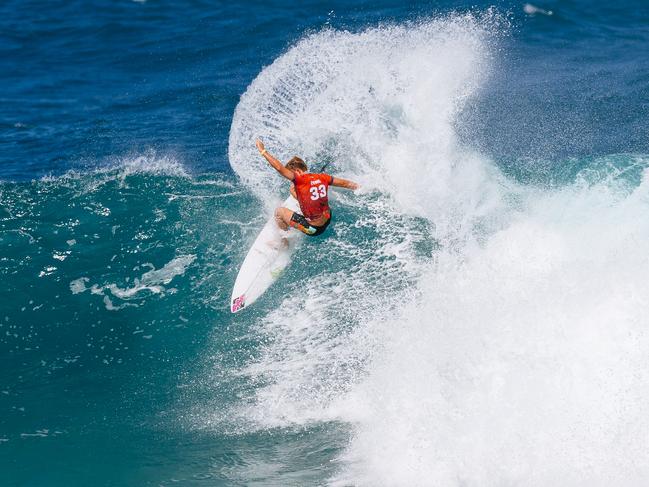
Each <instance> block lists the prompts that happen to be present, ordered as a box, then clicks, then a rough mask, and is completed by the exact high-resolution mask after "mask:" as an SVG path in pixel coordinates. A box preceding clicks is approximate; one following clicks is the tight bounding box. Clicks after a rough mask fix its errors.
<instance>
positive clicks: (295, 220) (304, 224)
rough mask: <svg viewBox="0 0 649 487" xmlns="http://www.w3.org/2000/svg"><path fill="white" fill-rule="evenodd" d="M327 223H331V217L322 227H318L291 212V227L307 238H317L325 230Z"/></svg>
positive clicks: (302, 216)
mask: <svg viewBox="0 0 649 487" xmlns="http://www.w3.org/2000/svg"><path fill="white" fill-rule="evenodd" d="M329 223H331V216H330V217H329V220H327V221H326V223H325V224H324V225H322V226H319V227H316V226H315V225H311V224H310V223H309V221H308V220H307V219H306V218H304V215H300V214H299V213H298V212H297V211H295V212H293V216H292V217H291V226H292V227H293V228H296V229H298V230H299V231H300V232H302V233H304V234H306V235H308V236H309V237H317V236H318V235H320V234H321V233H322V232H324V231H325V230H326V229H327V227H328V226H329Z"/></svg>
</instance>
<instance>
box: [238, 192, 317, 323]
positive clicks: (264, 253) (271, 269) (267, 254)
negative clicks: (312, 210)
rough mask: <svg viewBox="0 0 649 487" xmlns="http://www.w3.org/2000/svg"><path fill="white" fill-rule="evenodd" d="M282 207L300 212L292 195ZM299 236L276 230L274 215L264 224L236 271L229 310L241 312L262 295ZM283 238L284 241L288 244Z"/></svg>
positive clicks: (283, 264)
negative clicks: (237, 271) (237, 272)
mask: <svg viewBox="0 0 649 487" xmlns="http://www.w3.org/2000/svg"><path fill="white" fill-rule="evenodd" d="M282 206H284V207H285V208H288V209H290V210H293V211H299V210H300V207H299V205H298V202H297V200H296V199H295V198H293V196H289V197H288V198H287V199H286V201H284V204H283V205H282ZM303 236H304V234H303V233H302V232H299V231H297V230H289V231H288V232H284V231H282V230H280V229H279V227H278V226H277V223H276V222H275V217H274V216H272V217H271V218H270V219H269V220H268V222H266V225H264V228H263V229H262V230H261V233H260V234H259V236H258V237H257V239H256V240H255V243H253V244H252V247H251V248H250V250H249V251H248V255H246V258H245V260H244V261H243V264H242V265H241V269H239V274H238V275H237V280H236V281H235V283H234V288H233V289H232V298H231V299H230V311H232V312H233V313H236V312H237V311H241V310H242V309H243V308H244V307H246V306H250V305H251V304H252V303H254V302H255V301H256V300H257V298H259V296H261V295H262V294H264V292H265V291H266V289H268V288H269V287H270V285H271V284H273V283H274V282H275V281H276V280H277V279H278V278H279V276H280V275H281V274H282V272H283V271H284V269H285V268H286V266H287V265H288V264H289V263H290V261H291V254H292V253H293V250H294V249H295V246H296V244H297V242H298V241H299V240H300V239H301V238H302V237H303ZM284 238H286V239H287V240H288V245H286V241H285V240H283V239H284Z"/></svg>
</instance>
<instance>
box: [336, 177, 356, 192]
mask: <svg viewBox="0 0 649 487" xmlns="http://www.w3.org/2000/svg"><path fill="white" fill-rule="evenodd" d="M331 185H332V186H338V187H339V188H347V189H358V184H356V183H355V182H354V181H350V180H349V179H343V178H333V179H332V180H331Z"/></svg>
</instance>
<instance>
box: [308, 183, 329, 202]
mask: <svg viewBox="0 0 649 487" xmlns="http://www.w3.org/2000/svg"><path fill="white" fill-rule="evenodd" d="M309 191H311V199H312V200H314V201H315V200H319V199H320V198H325V197H326V196H327V187H326V186H325V185H324V184H321V185H320V186H314V187H313V188H309Z"/></svg>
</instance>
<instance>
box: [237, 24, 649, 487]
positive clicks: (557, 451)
mask: <svg viewBox="0 0 649 487" xmlns="http://www.w3.org/2000/svg"><path fill="white" fill-rule="evenodd" d="M497 30H498V20H497V19H495V20H494V18H493V17H491V16H490V15H485V16H482V17H475V16H471V15H468V16H450V17H447V18H442V19H438V20H430V21H422V22H420V23H412V24H406V25H395V26H385V27H381V28H376V29H369V30H366V31H363V32H359V33H350V32H339V31H332V30H325V31H323V32H320V33H317V34H313V35H311V36H308V37H307V38H305V39H303V40H302V41H300V42H299V43H297V45H295V46H294V47H293V48H291V49H289V50H288V51H287V52H286V53H285V54H283V55H282V56H281V57H280V58H278V59H277V60H276V61H275V62H274V63H273V64H272V65H270V66H268V67H267V68H265V69H264V71H263V72H262V73H261V74H260V75H259V77H258V78H257V79H256V80H255V81H254V82H253V83H252V84H251V86H250V87H249V89H248V91H247V92H246V94H245V95H244V96H243V97H242V99H241V102H240V104H239V106H238V107H237V110H236V114H235V117H234V121H233V125H232V130H231V133H230V160H231V163H232V166H233V167H234V169H235V170H236V171H237V172H238V174H239V175H240V176H241V177H242V178H243V179H244V180H245V181H246V183H247V184H248V185H249V187H250V189H251V190H252V191H253V192H255V194H257V196H259V197H260V199H261V200H262V201H264V202H265V203H266V204H268V205H269V206H271V205H272V204H273V203H274V202H275V201H276V198H277V195H278V194H279V193H280V188H281V184H282V182H281V181H279V178H278V181H276V185H275V186H271V187H270V194H269V193H268V191H269V189H268V186H267V184H266V183H267V181H268V178H267V175H266V174H264V173H263V172H261V171H262V170H264V171H265V169H262V166H263V160H261V159H260V158H258V157H255V153H254V152H255V148H254V145H253V144H252V141H254V137H255V136H262V137H264V138H265V140H266V141H267V142H268V144H267V145H268V146H269V147H271V148H272V149H273V150H274V151H277V152H279V153H280V155H281V156H282V157H287V156H290V155H293V154H302V155H304V156H306V158H307V161H308V160H317V159H318V157H321V155H322V154H329V155H331V156H332V157H333V158H334V163H335V168H336V170H337V171H338V172H340V173H342V174H344V173H348V174H349V175H350V176H354V177H356V178H358V179H360V180H361V182H362V183H363V186H364V188H365V195H364V196H363V195H361V197H360V202H359V203H357V201H358V200H355V199H352V198H347V197H345V196H344V195H340V196H338V199H337V201H336V202H335V204H337V205H339V206H343V207H345V208H347V209H349V211H350V212H352V213H353V214H355V215H357V220H356V222H355V223H348V224H342V223H341V224H337V226H336V231H335V237H332V238H330V240H329V242H327V244H328V247H327V250H328V252H329V253H330V258H331V259H332V260H335V261H342V262H349V263H350V264H349V266H348V268H347V269H344V270H334V269H332V270H328V269H326V268H325V269H323V270H322V271H321V272H320V273H319V274H318V275H315V276H311V277H310V279H309V280H308V281H305V282H300V283H296V285H295V286H294V287H292V288H290V293H289V294H288V295H287V296H286V303H287V304H290V305H291V308H290V309H291V310H292V311H291V314H290V319H287V317H288V315H287V314H286V311H285V310H282V309H278V310H275V311H273V312H271V313H269V314H268V315H267V316H265V317H263V319H261V320H260V321H259V322H257V323H255V325H254V327H253V331H255V332H256V333H258V334H259V336H260V337H263V338H264V339H265V341H264V343H265V345H264V346H263V347H262V349H261V351H260V354H259V355H258V356H256V357H255V358H254V359H251V360H250V362H249V363H248V364H246V365H245V366H243V367H242V368H241V370H240V371H239V373H240V374H242V375H244V376H248V377H250V378H251V379H253V380H258V383H259V384H263V385H260V386H259V388H258V389H256V392H255V394H254V396H252V397H250V398H247V399H246V400H242V401H241V403H240V404H239V406H238V408H237V410H236V411H233V412H232V415H233V416H232V417H234V418H239V420H240V421H241V422H242V424H246V425H247V426H246V427H248V428H252V429H255V428H259V429H264V428H273V427H282V426H292V425H308V424H313V423H318V422H326V421H342V422H345V423H347V424H350V425H351V427H352V430H353V436H352V438H351V440H350V442H349V446H348V448H347V449H346V451H345V453H344V454H343V455H342V456H341V457H340V458H339V463H338V473H337V474H336V475H335V476H334V477H332V478H331V479H330V482H331V484H333V485H356V486H382V485H386V486H413V485H434V486H459V485H463V486H486V485H493V486H499V485H524V486H539V487H541V486H543V487H546V486H548V485H561V486H586V485H588V486H597V485H601V486H604V485H625V486H640V485H646V484H647V482H648V481H649V463H648V462H647V461H646V459H647V458H648V456H649V434H647V431H649V424H648V423H649V419H648V418H649V334H648V333H647V329H649V298H648V296H649V280H648V279H647V275H648V274H649V257H648V256H649V219H648V218H647V217H646V215H647V214H648V213H649V173H647V171H646V170H645V171H644V176H643V179H642V183H641V184H640V185H639V186H638V185H636V186H633V185H630V184H627V183H624V182H623V181H617V180H614V179H613V180H601V181H599V182H596V183H595V184H593V183H585V182H578V183H577V184H574V185H571V186H567V187H564V188H562V189H555V190H545V189H537V188H525V187H520V186H518V185H517V184H515V183H513V182H511V181H508V180H506V178H504V177H503V176H502V175H501V174H500V173H499V171H498V170H497V169H496V168H495V166H494V165H493V164H492V163H491V162H490V161H489V160H488V159H487V158H486V157H483V156H480V155H479V154H475V153H474V152H473V151H472V150H471V149H470V148H467V147H462V146H460V145H459V144H458V141H457V137H456V135H455V134H456V124H457V123H458V115H459V114H460V113H462V110H464V109H465V107H466V106H467V105H466V104H467V102H468V101H470V100H471V99H472V98H474V97H477V96H480V92H479V89H480V86H481V85H482V84H483V83H484V82H485V80H486V78H487V77H488V75H489V70H490V64H491V60H492V56H493V55H494V52H496V50H495V48H494V46H493V45H492V43H493V42H494V40H493V39H494V38H495V37H497V36H498V32H497ZM282 152H283V153H282ZM637 164H639V165H640V166H642V167H647V161H646V160H643V159H642V158H640V159H638V161H637ZM372 232H374V233H372ZM364 234H367V235H372V238H363V237H362V236H363V235H364ZM431 241H432V242H434V243H435V246H434V252H432V253H431V254H430V255H428V254H426V253H425V252H424V253H423V254H422V252H420V251H419V250H418V249H419V248H420V246H421V244H422V242H423V243H426V242H431ZM350 303H353V305H351V304H350Z"/></svg>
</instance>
